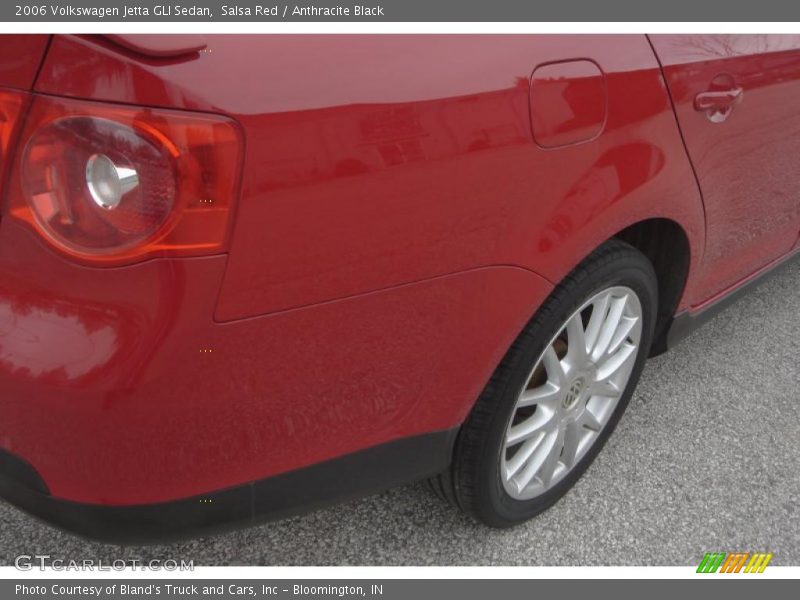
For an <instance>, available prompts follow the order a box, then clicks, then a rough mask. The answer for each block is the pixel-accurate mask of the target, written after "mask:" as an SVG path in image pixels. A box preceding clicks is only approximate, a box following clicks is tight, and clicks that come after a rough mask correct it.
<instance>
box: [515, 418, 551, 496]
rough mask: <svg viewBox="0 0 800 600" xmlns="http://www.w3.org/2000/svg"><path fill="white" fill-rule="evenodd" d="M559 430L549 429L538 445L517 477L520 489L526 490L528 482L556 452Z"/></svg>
mask: <svg viewBox="0 0 800 600" xmlns="http://www.w3.org/2000/svg"><path fill="white" fill-rule="evenodd" d="M558 437H559V434H558V430H556V429H554V430H552V431H548V432H547V433H546V434H545V435H544V437H543V438H542V442H541V443H540V444H538V445H537V446H536V448H535V449H534V451H533V452H532V453H531V455H530V458H529V459H528V460H527V461H526V463H525V466H524V468H523V469H522V470H521V471H520V473H519V475H517V477H516V481H517V485H518V486H519V489H520V490H524V489H525V488H526V487H527V486H528V484H530V482H531V481H532V480H533V478H534V477H536V474H537V473H538V472H539V471H540V470H541V468H542V465H544V463H545V461H546V460H547V458H548V457H549V456H550V455H551V454H552V453H553V452H555V446H556V441H557V440H558ZM559 450H560V449H559Z"/></svg>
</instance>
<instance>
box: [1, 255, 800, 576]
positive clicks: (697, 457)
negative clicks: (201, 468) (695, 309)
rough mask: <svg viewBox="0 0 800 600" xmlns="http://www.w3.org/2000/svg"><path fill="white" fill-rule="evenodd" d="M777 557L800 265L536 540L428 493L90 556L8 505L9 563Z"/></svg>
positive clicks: (676, 377) (796, 455) (527, 529)
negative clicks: (29, 557)
mask: <svg viewBox="0 0 800 600" xmlns="http://www.w3.org/2000/svg"><path fill="white" fill-rule="evenodd" d="M706 551H727V552H733V551H751V552H754V551H769V552H772V553H774V558H773V560H772V563H771V564H774V565H800V261H797V260H796V261H794V262H793V264H790V265H788V266H786V267H784V268H783V269H782V270H781V271H780V273H778V274H777V275H775V276H774V277H773V278H771V279H770V280H769V281H767V282H766V283H765V284H763V285H762V286H761V287H760V288H758V289H757V290H756V291H754V292H753V293H751V294H749V295H748V296H746V297H745V298H743V299H742V300H740V301H739V302H738V303H737V304H735V305H734V306H732V307H731V308H729V309H728V310H727V311H726V312H724V313H723V314H722V315H720V316H719V317H717V318H716V319H715V320H713V321H712V322H710V323H709V324H708V325H706V326H705V327H704V328H703V329H701V330H700V331H698V332H697V333H695V334H694V335H692V336H691V337H690V338H688V339H687V340H686V341H685V342H684V343H683V344H681V345H680V346H679V347H677V348H676V349H674V350H673V351H671V352H669V353H668V354H666V355H664V356H661V357H658V358H655V359H653V360H651V361H650V362H649V363H648V365H647V368H646V369H645V373H644V375H643V377H642V380H641V382H640V384H639V388H638V390H637V392H636V394H635V395H634V397H633V399H632V401H631V404H630V405H629V407H628V410H627V412H626V413H625V415H624V416H623V418H622V420H621V422H620V424H619V426H618V428H617V431H616V432H615V433H614V435H613V436H612V437H611V439H610V440H609V442H608V444H607V445H606V447H605V449H604V450H603V452H601V454H600V455H599V456H598V458H597V460H596V461H595V463H594V464H593V465H592V466H591V467H590V468H589V470H588V471H587V472H586V474H585V475H584V477H583V478H582V479H581V480H580V481H579V482H578V483H577V485H576V486H575V487H574V488H573V489H572V490H571V491H570V492H569V493H568V494H567V496H566V497H565V498H563V499H562V500H561V501H560V502H559V503H558V504H557V505H556V506H554V507H553V508H552V509H550V510H549V511H548V512H546V513H544V514H542V515H540V516H539V517H537V518H536V519H534V520H532V521H530V522H528V523H526V524H525V525H522V526H520V527H517V528H514V529H511V530H505V531H495V530H491V529H488V528H486V527H484V526H482V525H478V524H476V523H473V522H472V521H470V520H469V519H468V518H466V517H464V516H462V515H460V514H459V513H457V512H456V511H455V510H453V509H451V508H450V507H449V506H448V505H446V504H444V503H443V502H442V501H441V500H439V499H438V498H437V497H436V496H434V495H433V493H432V492H430V491H429V490H428V488H427V487H426V486H425V485H424V484H415V485H410V486H406V487H402V488H398V489H394V490H391V491H388V492H385V493H383V494H380V495H376V496H372V497H369V498H365V499H363V500H358V501H354V502H350V503H347V504H342V505H339V506H335V507H333V508H329V509H325V510H320V511H317V512H315V513H312V514H309V515H306V516H302V517H297V518H293V519H288V520H285V521H281V522H278V523H271V524H267V525H263V526H259V527H255V528H251V529H245V530H240V531H236V532H232V533H228V534H224V535H220V536H217V537H211V538H206V539H197V540H193V541H189V542H184V543H180V544H174V545H169V546H149V547H127V548H121V547H118V546H112V545H106V544H99V543H94V542H87V541H85V540H82V539H80V538H77V537H74V536H72V535H69V534H66V533H62V532H60V531H58V530H56V529H54V528H52V527H50V526H48V525H45V524H43V523H40V522H39V521H37V520H35V519H33V518H31V517H29V516H27V515H25V514H24V513H22V512H21V511H19V510H17V509H15V508H13V507H11V506H10V505H8V504H6V503H4V502H0V563H2V564H11V563H13V560H14V557H16V556H17V555H19V554H49V555H51V556H52V557H54V558H62V559H66V560H69V559H75V560H79V559H84V558H93V559H103V560H107V561H110V560H114V559H125V558H136V559H139V560H146V559H150V558H160V559H167V558H172V559H179V560H180V559H184V560H194V563H195V565H236V564H239V565H345V564H347V565H690V564H697V563H698V562H699V561H700V559H701V558H702V556H703V553H704V552H706Z"/></svg>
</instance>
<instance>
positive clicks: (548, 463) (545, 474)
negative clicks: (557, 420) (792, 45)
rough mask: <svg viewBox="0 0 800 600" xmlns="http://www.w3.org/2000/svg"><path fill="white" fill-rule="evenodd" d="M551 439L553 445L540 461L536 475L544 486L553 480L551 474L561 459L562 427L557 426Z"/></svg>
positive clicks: (562, 446)
mask: <svg viewBox="0 0 800 600" xmlns="http://www.w3.org/2000/svg"><path fill="white" fill-rule="evenodd" d="M555 438H556V439H555V440H554V441H553V446H552V449H551V450H550V452H549V453H548V455H547V458H545V459H544V463H542V468H541V469H539V473H538V474H537V476H538V477H539V480H540V481H541V482H542V485H544V486H545V487H547V486H549V485H550V482H551V481H552V480H553V474H554V473H555V471H556V467H557V466H558V463H559V461H560V460H561V452H562V449H563V448H564V428H563V427H559V428H558V430H557V433H556V436H555Z"/></svg>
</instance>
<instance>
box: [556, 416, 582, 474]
mask: <svg viewBox="0 0 800 600" xmlns="http://www.w3.org/2000/svg"><path fill="white" fill-rule="evenodd" d="M586 435H587V434H586V430H585V429H584V428H583V426H582V425H581V424H580V423H578V422H577V421H573V422H571V423H569V424H568V425H567V427H566V430H565V431H564V450H563V451H562V452H561V461H562V462H563V463H564V464H565V465H566V466H567V468H569V469H571V468H572V467H574V466H575V463H576V462H577V460H578V450H579V448H580V444H581V441H582V440H583V438H584V437H585V436H586Z"/></svg>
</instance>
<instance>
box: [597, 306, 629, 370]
mask: <svg viewBox="0 0 800 600" xmlns="http://www.w3.org/2000/svg"><path fill="white" fill-rule="evenodd" d="M627 301H628V295H627V294H625V295H624V296H622V297H621V298H614V299H613V300H611V306H610V308H609V309H608V316H607V317H606V319H605V321H603V325H602V326H601V328H600V335H599V336H598V338H597V344H596V345H595V347H594V350H593V351H592V359H593V360H594V361H595V362H596V361H598V360H600V359H601V358H602V357H603V356H605V354H606V353H607V352H608V349H609V346H610V345H611V340H612V338H613V337H614V332H616V331H617V327H618V326H619V322H620V320H621V319H622V314H623V312H624V311H625V304H626V303H627Z"/></svg>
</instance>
